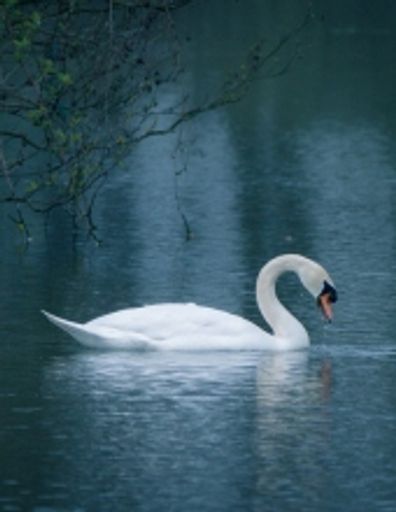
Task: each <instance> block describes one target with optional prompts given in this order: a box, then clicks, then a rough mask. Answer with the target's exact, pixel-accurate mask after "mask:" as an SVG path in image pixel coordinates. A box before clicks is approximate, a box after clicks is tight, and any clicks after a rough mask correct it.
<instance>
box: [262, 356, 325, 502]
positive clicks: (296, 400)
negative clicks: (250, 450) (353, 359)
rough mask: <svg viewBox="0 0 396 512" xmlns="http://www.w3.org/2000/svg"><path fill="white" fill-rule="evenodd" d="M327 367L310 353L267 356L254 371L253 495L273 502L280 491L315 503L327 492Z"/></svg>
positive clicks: (280, 493) (279, 494)
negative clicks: (295, 492) (255, 473)
mask: <svg viewBox="0 0 396 512" xmlns="http://www.w3.org/2000/svg"><path fill="white" fill-rule="evenodd" d="M332 381H333V379H332V365H331V361H330V359H328V358H325V359H323V360H320V359H319V360H316V358H315V357H312V352H311V353H308V352H306V351H304V352H289V353H285V354H272V355H271V356H270V357H268V358H266V359H265V360H264V359H263V360H262V361H261V363H260V364H259V366H258V368H257V425H256V431H255V432H256V436H255V446H256V449H257V460H258V477H257V491H258V492H259V493H260V494H262V495H266V496H272V498H273V499H274V500H276V499H277V498H279V497H280V496H281V495H282V493H283V492H284V490H285V488H286V489H289V491H290V492H292V490H293V489H296V482H298V484H297V485H298V488H299V492H300V493H304V494H307V496H308V497H309V499H311V500H312V503H314V500H315V498H318V497H319V496H320V495H321V492H322V491H323V490H324V489H323V488H324V487H326V464H325V460H326V456H327V454H328V448H329V445H330V430H331V422H332V418H331V414H330V407H329V401H330V399H331V392H332Z"/></svg>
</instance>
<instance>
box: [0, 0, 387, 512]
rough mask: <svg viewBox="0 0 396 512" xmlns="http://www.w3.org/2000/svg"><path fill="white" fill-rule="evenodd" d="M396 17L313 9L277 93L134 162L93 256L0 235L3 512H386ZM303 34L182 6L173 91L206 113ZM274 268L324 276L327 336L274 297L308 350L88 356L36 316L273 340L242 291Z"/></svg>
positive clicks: (62, 225)
mask: <svg viewBox="0 0 396 512" xmlns="http://www.w3.org/2000/svg"><path fill="white" fill-rule="evenodd" d="M391 9H393V10H392V11H391ZM390 12H393V13H394V7H392V6H391V3H390V2H387V1H385V0H382V1H380V2H379V3H378V5H377V4H376V6H375V8H374V7H373V6H371V4H369V3H368V2H357V1H349V2H343V3H341V2H340V3H339V2H334V3H333V4H332V5H331V6H326V5H324V3H323V5H322V6H320V3H318V7H317V19H316V20H315V22H314V23H313V24H312V26H309V27H308V28H307V30H306V32H304V33H303V34H302V35H301V37H300V42H299V45H300V46H299V54H301V58H300V59H296V60H294V62H293V65H292V66H291V68H290V69H288V71H287V72H286V73H284V74H282V75H281V76H278V77H274V78H268V77H265V79H263V80H260V81H258V82H257V83H255V84H252V87H251V90H250V92H249V94H248V95H247V97H246V98H245V99H244V100H243V101H241V102H240V103H237V104H235V105H231V106H229V107H227V108H224V109H220V110H217V111H214V112H210V113H208V114H206V115H204V116H202V117H199V118H197V119H195V120H194V121H193V122H191V123H189V124H188V125H184V126H183V127H182V129H181V130H180V131H178V132H177V133H176V134H173V135H170V136H167V137H159V138H156V139H149V140H146V141H145V142H143V143H142V144H141V145H140V146H139V147H138V148H137V149H136V151H135V152H134V153H133V154H132V155H131V156H130V158H128V160H127V162H126V164H125V166H124V168H123V169H122V170H120V172H119V173H118V175H117V176H116V177H115V179H113V180H111V181H109V183H108V184H107V185H106V187H105V189H104V190H103V193H102V195H101V197H100V198H99V200H98V204H97V210H96V212H95V222H96V224H97V225H98V229H99V231H98V233H99V236H100V238H101V239H102V241H103V243H102V245H101V246H100V247H96V246H95V244H94V243H93V242H92V241H90V240H86V238H85V237H84V236H83V235H79V236H76V235H75V233H74V232H73V229H72V227H71V226H70V222H69V221H68V220H67V218H65V217H64V216H62V214H60V213H59V214H54V215H53V217H52V219H51V220H50V222H47V223H43V222H41V220H40V219H32V242H31V244H30V247H29V249H28V250H26V251H25V250H23V248H22V247H21V245H20V243H19V238H18V234H17V233H16V232H15V231H16V230H15V227H14V226H12V224H11V223H9V222H6V219H4V221H3V223H2V228H1V231H0V244H1V255H2V257H1V261H0V279H1V284H2V286H1V287H0V303H1V308H0V325H1V332H2V336H1V344H0V410H1V422H0V454H1V457H0V509H1V510H4V511H5V512H11V511H25V510H29V511H34V512H49V511H63V510H64V511H66V510H67V511H76V512H77V511H78V512H80V511H84V512H85V511H95V512H100V511H108V510H114V511H124V510H125V511H129V510H136V511H144V512H146V511H147V512H148V511H150V512H151V511H153V512H154V511H158V510H169V511H182V510H183V511H184V510H189V511H195V510H196V511H198V510H199V511H227V512H232V511H250V510H251V511H261V510H266V511H274V512H275V511H282V512H287V511H293V512H294V511H297V510H301V511H304V512H305V511H318V510H320V511H337V512H338V511H344V510H345V511H348V512H354V511H359V512H360V511H362V510H375V511H394V510H395V508H396V465H395V463H394V461H395V458H396V398H395V392H394V384H395V374H396V335H395V332H396V316H395V315H394V304H395V290H396V286H395V285H396V283H395V276H396V273H395V267H396V244H395V232H396V209H395V201H394V197H395V188H396V168H395V163H396V155H395V149H394V140H395V137H396V125H395V119H396V112H395V108H396V107H395V103H394V99H393V96H394V93H393V84H394V80H393V74H394V71H393V70H394V62H393V61H394V48H395V45H396V35H395V33H394V29H393V26H392V23H393V19H394V18H392V16H391V15H390ZM225 13H227V16H225ZM303 15H304V3H303V2H301V3H298V5H297V3H295V2H294V3H291V2H287V1H284V2H281V3H279V2H271V1H268V2H259V1H253V0H252V1H251V2H249V3H248V4H245V3H244V4H243V5H242V2H224V1H219V2H216V6H215V7H213V6H212V5H211V3H209V2H208V3H206V2H198V3H197V5H196V6H195V7H194V6H190V7H188V8H187V9H186V11H185V13H184V14H183V15H182V16H181V17H180V19H178V20H177V21H178V23H179V24H180V26H181V27H182V28H181V29H182V30H183V31H184V33H185V34H186V36H187V35H188V36H189V37H191V44H190V46H189V47H188V50H187V52H188V57H189V59H190V60H189V64H190V65H189V68H188V73H187V76H186V80H187V82H186V84H187V85H186V87H187V86H188V87H189V91H190V92H191V94H193V95H195V96H196V97H197V98H199V97H200V95H201V94H202V91H203V90H204V91H207V90H210V88H211V87H215V86H216V84H218V83H220V82H221V79H222V77H223V76H224V74H225V73H226V72H227V70H228V69H230V67H232V64H233V63H234V62H235V61H238V59H239V57H240V56H241V55H243V49H244V48H246V47H248V46H249V44H250V43H251V42H253V41H254V40H255V38H257V37H258V36H259V35H260V34H261V32H260V31H261V30H263V29H264V30H265V31H266V33H267V34H268V38H269V41H271V40H276V37H277V36H278V35H279V34H281V33H282V30H283V29H284V28H285V27H286V29H287V27H290V28H291V27H293V24H295V23H296V22H298V20H300V19H301V17H302V16H303ZM261 19H262V20H264V21H263V26H261V24H260V23H259V20H261ZM269 44H270V43H269ZM173 94H175V95H176V96H177V94H180V91H177V90H176V91H174V92H173ZM4 217H5V216H4ZM183 219H185V220H186V221H187V223H188V227H189V230H190V231H191V237H187V236H186V234H187V233H186V229H185V223H184V220H183ZM287 252H297V253H301V254H304V255H306V256H309V257H311V258H314V259H315V260H317V261H319V262H321V263H322V264H323V265H324V266H325V267H326V269H327V270H328V271H329V273H330V274H331V276H332V278H333V279H334V281H335V284H336V286H337V291H338V294H339V301H338V302H337V304H336V305H335V320H334V322H333V323H332V324H331V325H329V324H324V323H323V320H322V319H321V317H320V315H319V312H318V311H317V308H316V305H315V303H314V301H312V298H311V297H309V296H308V295H307V294H306V293H305V292H304V290H302V289H301V287H300V285H299V284H298V282H297V280H296V279H295V278H294V276H285V277H283V278H282V279H281V281H280V283H279V295H280V297H281V298H282V300H283V301H284V302H285V303H286V304H287V305H288V307H290V309H291V310H292V311H293V312H294V313H295V314H296V315H297V316H298V317H299V318H300V319H301V320H302V321H303V323H304V324H305V325H306V327H307V329H308V331H309V333H310V336H311V347H310V348H309V349H308V350H304V351H298V352H291V353H285V354H270V353H263V352H257V353H256V352H248V353H231V352H227V351H224V352H206V353H205V352H203V353H196V354H186V353H161V352H158V353H150V354H147V353H146V354H145V353H132V352H130V353H119V352H114V353H108V352H100V351H91V350H88V349H86V348H83V347H81V346H79V345H77V344H76V343H75V342H74V341H73V340H72V339H71V338H69V337H67V336H66V335H65V334H63V333H61V332H60V331H59V330H57V329H55V328H54V327H53V326H52V325H50V324H49V323H48V322H47V321H46V320H45V319H44V318H43V317H42V315H41V314H40V310H41V309H46V310H49V311H51V312H53V313H54V314H58V315H60V316H62V317H65V318H69V319H72V320H76V321H81V322H84V321H88V320H90V319H92V318H94V317H96V316H99V315H101V314H105V313H107V312H110V311H113V310H117V309H121V308H124V307H129V306H141V305H144V304H149V303H156V302H169V301H180V302H190V301H191V302H197V303H199V304H205V305H208V306H212V307H217V308H219V309H223V310H226V311H229V312H232V313H235V314H238V315H241V316H243V317H246V318H248V319H250V320H252V321H254V322H256V323H257V324H259V325H261V326H263V328H265V324H264V322H263V320H262V319H261V317H260V314H259V312H258V311H257V308H256V303H255V290H254V286H255V279H256V276H257V273H258V271H259V270H260V268H261V266H262V265H263V264H264V263H265V262H266V261H268V260H269V259H270V258H272V257H273V256H275V255H277V254H280V253H287Z"/></svg>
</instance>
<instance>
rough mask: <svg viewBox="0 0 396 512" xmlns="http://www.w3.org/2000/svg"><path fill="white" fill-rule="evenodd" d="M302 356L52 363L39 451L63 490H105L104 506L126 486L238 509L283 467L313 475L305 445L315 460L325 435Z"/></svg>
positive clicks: (166, 356)
mask: <svg viewBox="0 0 396 512" xmlns="http://www.w3.org/2000/svg"><path fill="white" fill-rule="evenodd" d="M310 357H312V356H310V355H309V353H308V352H307V351H303V352H290V353H281V354H276V355H275V354H273V355H270V354H268V355H263V354H259V353H257V352H254V353H232V352H210V353H206V354H204V353H203V354H189V353H174V352H173V353H158V352H157V353H144V354H130V353H127V354H125V353H84V354H76V355H74V356H71V357H68V358H61V359H59V360H58V361H56V362H55V363H53V364H52V365H51V366H49V367H48V368H47V372H46V376H45V380H44V388H43V393H47V394H50V398H51V400H50V406H51V407H52V411H51V414H50V417H51V418H52V424H49V425H47V429H48V437H49V443H48V445H49V446H50V447H51V449H52V452H51V453H52V454H53V455H54V456H55V454H56V460H57V468H58V469H59V472H60V474H62V475H65V474H67V475H69V478H70V479H71V480H72V481H71V482H69V486H73V485H77V486H78V480H79V479H81V478H83V479H84V482H85V491H86V492H92V493H93V492H97V489H98V486H99V485H101V486H102V487H101V488H103V482H106V481H107V482H109V483H110V482H113V484H111V485H110V484H107V487H106V486H105V488H106V489H108V492H109V493H110V494H111V493H113V498H114V497H115V496H116V495H117V493H119V492H121V491H122V490H123V491H122V492H124V491H125V486H128V489H130V492H131V493H132V492H133V493H135V494H134V496H133V498H134V499H136V500H138V501H139V499H141V500H144V499H154V500H155V499H156V498H155V496H158V499H160V498H161V497H162V498H161V499H166V500H170V501H177V500H179V501H180V500H183V499H187V498H188V496H191V495H194V496H196V497H197V499H199V497H200V496H202V492H203V491H202V489H205V498H204V499H211V497H213V499H216V498H215V497H216V496H218V495H221V496H224V500H225V505H227V506H229V507H230V508H232V507H234V506H235V504H238V503H239V505H240V506H241V507H242V506H244V504H243V503H240V502H239V501H238V500H241V499H242V498H241V488H240V487H239V486H242V487H244V488H246V486H249V487H251V485H252V482H255V488H256V490H255V491H254V492H257V493H258V494H262V493H268V492H270V493H275V494H276V492H277V489H279V486H280V485H281V483H282V481H283V482H284V480H285V475H287V474H288V471H287V470H286V468H285V463H286V464H287V465H288V467H289V469H290V468H291V470H292V471H291V474H293V473H294V474H295V473H296V472H300V470H301V471H304V473H305V472H306V471H307V468H306V466H307V460H308V459H309V460H310V463H309V464H308V470H312V471H320V468H319V462H320V461H319V458H318V457H317V455H318V453H317V450H319V448H318V447H315V446H314V447H312V446H311V447H310V446H309V445H307V434H308V437H310V438H311V440H312V432H313V431H315V432H316V434H314V436H313V438H314V439H316V440H317V441H318V443H320V444H321V448H320V451H321V452H323V443H324V442H325V430H326V425H325V424H323V423H324V418H323V411H322V410H321V407H322V403H323V402H322V400H321V392H322V388H323V384H322V382H321V380H320V376H319V371H318V362H317V361H314V362H313V364H310V359H309V358H310ZM62 453H63V455H64V456H60V455H62ZM93 465H94V467H97V468H100V472H92V467H93ZM60 466H61V467H60ZM303 468H304V469H303ZM309 472H310V471H308V475H309ZM308 475H307V478H308ZM311 476H312V475H311ZM290 477H291V476H290ZM299 477H300V478H303V477H304V475H302V474H299ZM304 478H305V477H304ZM315 478H317V475H315V476H314V478H313V480H312V481H311V485H312V482H315ZM74 480H75V481H74ZM114 481H116V485H115V484H114ZM230 482H237V485H235V486H230ZM101 492H102V491H101ZM103 492H104V491H103ZM242 494H243V493H242ZM102 497H103V496H102ZM227 500H228V501H227Z"/></svg>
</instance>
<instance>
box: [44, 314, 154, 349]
mask: <svg viewBox="0 0 396 512" xmlns="http://www.w3.org/2000/svg"><path fill="white" fill-rule="evenodd" d="M42 313H43V314H44V315H45V316H46V317H47V318H48V320H49V321H50V322H52V323H53V324H54V325H56V326H57V327H59V328H60V329H62V330H63V331H65V332H67V333H68V334H70V336H72V337H73V338H74V339H75V340H77V341H79V342H80V343H82V344H83V345H86V346H88V347H94V348H132V347H133V348H136V349H141V350H144V349H152V348H153V347H152V346H151V345H150V343H149V341H150V340H148V339H147V338H146V337H144V336H142V335H140V334H135V333H133V332H130V333H129V334H128V336H125V333H123V332H120V331H119V330H117V329H115V328H113V327H110V326H95V325H92V324H91V325H89V324H90V323H88V324H79V323H77V322H71V321H70V320H65V319H64V318H60V317H58V316H55V315H53V314H51V313H48V312H47V311H44V310H42Z"/></svg>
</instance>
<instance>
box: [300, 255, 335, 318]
mask: <svg viewBox="0 0 396 512" xmlns="http://www.w3.org/2000/svg"><path fill="white" fill-rule="evenodd" d="M299 276H300V279H301V282H302V284H303V285H304V286H305V288H306V289H307V290H308V291H309V292H310V293H311V295H313V297H315V299H316V302H317V304H318V306H319V307H320V309H321V310H322V313H323V316H324V317H325V318H326V320H328V321H329V322H331V320H332V318H333V310H332V304H333V303H334V302H337V291H336V288H335V286H334V283H333V281H332V280H331V278H330V276H329V274H328V273H327V272H326V271H325V269H324V268H323V267H321V266H320V265H318V264H317V263H315V262H313V261H310V264H309V265H304V266H303V267H302V268H301V269H300V271H299Z"/></svg>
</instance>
